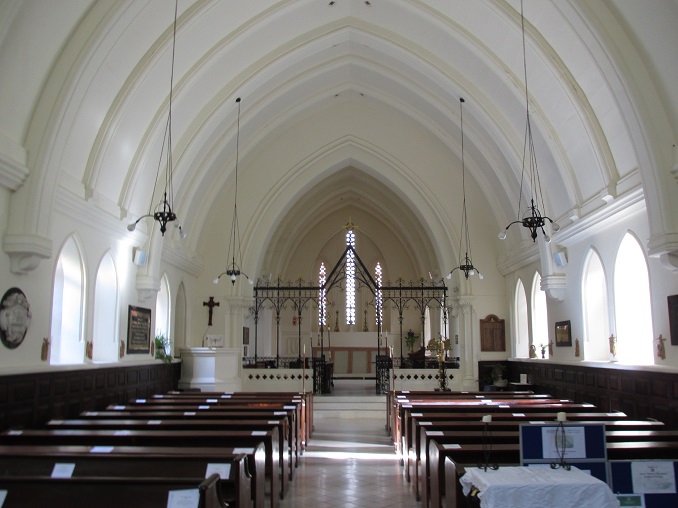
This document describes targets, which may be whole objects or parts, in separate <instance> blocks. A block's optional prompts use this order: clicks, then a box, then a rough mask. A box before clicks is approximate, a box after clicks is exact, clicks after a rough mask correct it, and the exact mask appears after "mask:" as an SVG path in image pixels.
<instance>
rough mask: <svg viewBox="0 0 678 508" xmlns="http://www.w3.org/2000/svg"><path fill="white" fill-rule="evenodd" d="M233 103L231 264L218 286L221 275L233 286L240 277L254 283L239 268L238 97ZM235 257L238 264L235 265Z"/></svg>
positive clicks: (217, 279) (229, 249)
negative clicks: (235, 106)
mask: <svg viewBox="0 0 678 508" xmlns="http://www.w3.org/2000/svg"><path fill="white" fill-rule="evenodd" d="M235 102H236V103H237V104H238V127H237V134H236V138H235V195H234V198H233V222H232V223H231V235H230V236H229V240H228V254H227V255H226V259H229V258H230V260H231V264H230V265H228V267H227V268H226V271H225V272H222V273H220V274H219V276H218V277H216V278H215V279H214V280H213V281H212V282H214V283H215V284H219V279H221V277H222V276H223V275H228V276H229V278H230V279H231V284H233V285H235V281H236V280H237V278H238V277H239V276H240V275H242V276H244V277H245V278H246V279H247V281H248V282H249V283H250V284H254V281H253V280H252V279H250V278H249V277H248V276H247V274H246V273H245V272H243V271H242V269H241V268H240V266H241V265H242V252H241V250H240V226H239V225H238V159H239V158H240V151H239V150H240V97H238V98H237V99H236V100H235ZM236 256H237V258H238V262H237V263H236Z"/></svg>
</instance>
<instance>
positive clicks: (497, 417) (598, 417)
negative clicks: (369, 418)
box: [402, 407, 658, 481]
mask: <svg viewBox="0 0 678 508" xmlns="http://www.w3.org/2000/svg"><path fill="white" fill-rule="evenodd" d="M586 409H590V407H587V408H586ZM486 414H488V413H487V412H468V413H457V412H451V413H450V412H442V413H441V412H426V413H414V412H411V413H408V414H407V415H406V420H407V421H408V425H407V427H405V429H404V430H405V433H404V436H403V444H402V449H403V452H404V454H405V477H406V478H407V480H408V481H410V478H411V475H412V461H413V456H412V455H414V456H415V457H416V459H417V461H418V458H419V456H420V453H421V450H420V448H419V432H418V430H419V429H418V425H419V423H418V422H431V424H433V425H443V424H442V423H439V422H451V421H474V422H475V423H477V424H478V425H484V424H483V423H482V422H481V421H480V420H481V419H482V417H483V416H484V415H486ZM556 414H557V412H555V411H554V412H544V413H539V412H537V413H530V412H528V413H522V412H495V413H492V417H493V422H495V423H496V422H498V421H507V422H519V423H528V422H530V421H553V420H555V419H556ZM567 417H568V419H569V420H573V421H576V420H594V421H603V420H605V421H609V420H612V421H619V420H621V419H623V418H626V414H625V413H622V412H619V411H617V412H614V413H598V412H583V413H580V412H570V413H568V416H567ZM649 423H650V422H648V424H649ZM657 423H658V422H657Z"/></svg>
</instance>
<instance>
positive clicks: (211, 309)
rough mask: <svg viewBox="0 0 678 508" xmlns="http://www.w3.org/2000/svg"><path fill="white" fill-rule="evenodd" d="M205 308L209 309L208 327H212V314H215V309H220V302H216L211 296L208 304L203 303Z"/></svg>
mask: <svg viewBox="0 0 678 508" xmlns="http://www.w3.org/2000/svg"><path fill="white" fill-rule="evenodd" d="M202 305H203V307H209V308H210V313H209V319H208V320H207V326H212V313H213V312H214V307H219V302H215V301H214V297H213V296H210V299H209V300H208V301H206V302H202Z"/></svg>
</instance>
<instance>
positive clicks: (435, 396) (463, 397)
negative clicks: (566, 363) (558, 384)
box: [387, 391, 553, 446]
mask: <svg viewBox="0 0 678 508" xmlns="http://www.w3.org/2000/svg"><path fill="white" fill-rule="evenodd" d="M396 393H398V392H396ZM417 394H421V395H417ZM517 399H525V400H532V399H538V400H546V399H549V400H553V399H552V397H551V396H550V395H544V394H536V393H532V392H466V391H464V392H414V393H410V394H409V395H407V396H405V395H402V396H399V395H395V396H392V397H390V402H389V403H388V406H387V408H388V411H389V419H390V420H391V425H390V427H391V428H390V431H391V437H392V438H393V439H394V442H395V443H397V442H398V441H399V439H400V437H401V436H402V431H401V429H402V426H401V417H402V411H403V408H407V407H413V406H421V405H422V404H423V405H425V404H427V403H428V404H431V405H436V404H440V403H442V404H444V403H446V402H461V401H468V402H469V403H470V402H471V401H473V402H475V403H476V404H479V405H480V404H483V402H482V401H486V400H491V401H501V400H517ZM396 446H397V445H396Z"/></svg>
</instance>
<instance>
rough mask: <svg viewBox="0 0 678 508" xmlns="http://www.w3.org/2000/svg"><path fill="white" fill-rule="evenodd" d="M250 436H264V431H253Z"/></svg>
mask: <svg viewBox="0 0 678 508" xmlns="http://www.w3.org/2000/svg"><path fill="white" fill-rule="evenodd" d="M252 435H253V436H265V435H266V431H265V430H253V431H252Z"/></svg>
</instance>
